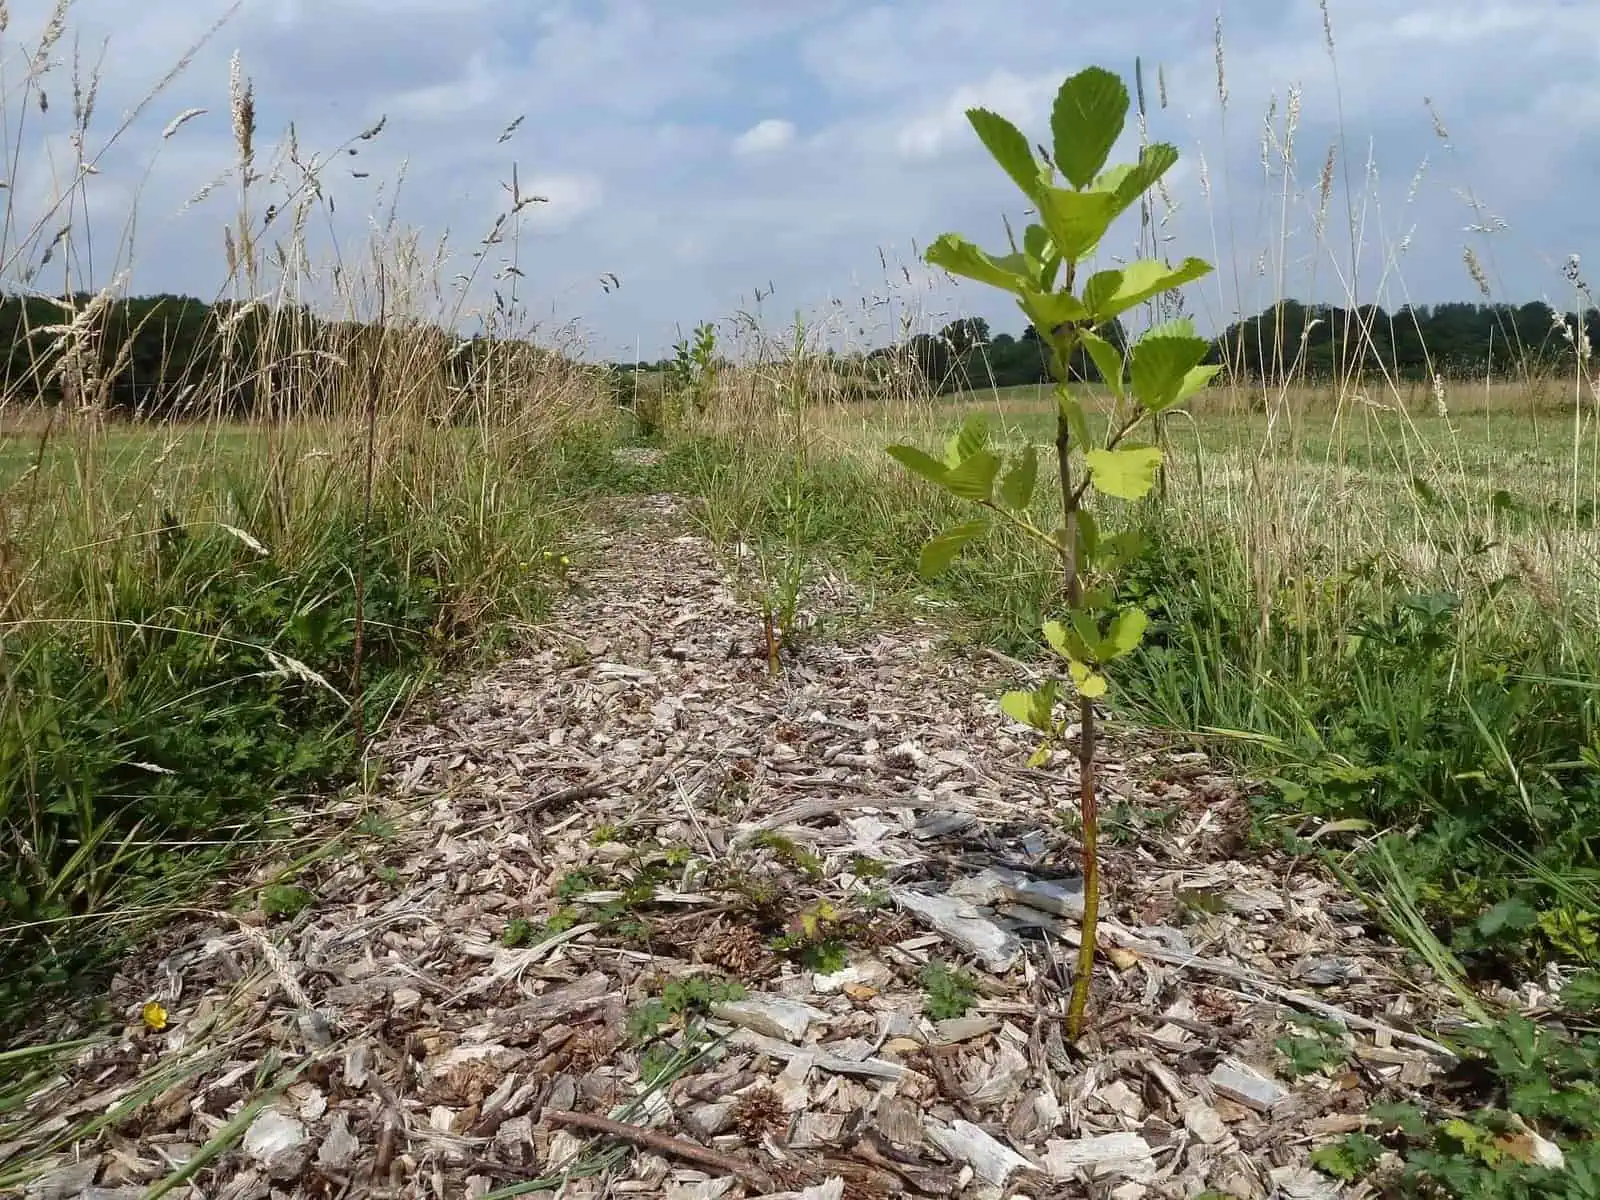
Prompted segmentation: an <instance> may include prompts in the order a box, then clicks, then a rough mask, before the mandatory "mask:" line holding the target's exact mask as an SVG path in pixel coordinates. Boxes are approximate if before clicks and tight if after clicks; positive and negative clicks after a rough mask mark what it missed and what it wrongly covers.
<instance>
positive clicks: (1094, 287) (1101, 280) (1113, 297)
mask: <svg viewBox="0 0 1600 1200" xmlns="http://www.w3.org/2000/svg"><path fill="white" fill-rule="evenodd" d="M1210 270H1211V264H1210V263H1208V262H1206V260H1205V259H1203V258H1186V259H1184V260H1183V262H1181V263H1179V264H1178V265H1177V266H1176V267H1169V266H1168V265H1167V264H1166V263H1164V262H1158V261H1157V260H1156V259H1153V258H1141V259H1139V260H1138V261H1137V262H1131V263H1129V264H1128V265H1127V266H1126V267H1123V268H1121V269H1119V270H1109V271H1097V272H1096V273H1095V274H1093V275H1091V276H1090V277H1089V282H1088V283H1086V284H1085V285H1084V288H1083V304H1084V307H1085V308H1087V309H1088V310H1089V314H1090V317H1091V319H1092V320H1093V321H1094V322H1095V323H1096V324H1099V323H1100V322H1102V321H1109V320H1111V318H1112V317H1115V316H1118V315H1119V314H1121V313H1125V312H1127V311H1128V310H1129V309H1130V308H1134V307H1136V306H1137V305H1140V304H1143V303H1144V302H1145V301H1146V300H1148V299H1150V297H1151V296H1156V295H1159V294H1160V293H1162V292H1169V291H1171V290H1172V289H1173V288H1177V287H1182V286H1183V285H1184V284H1186V283H1189V282H1191V281H1193V280H1196V279H1199V278H1200V277H1201V276H1202V275H1205V274H1208V273H1209V272H1210Z"/></svg>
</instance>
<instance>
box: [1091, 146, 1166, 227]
mask: <svg viewBox="0 0 1600 1200" xmlns="http://www.w3.org/2000/svg"><path fill="white" fill-rule="evenodd" d="M1177 162H1178V151H1177V148H1176V147H1175V146H1173V145H1171V144H1170V143H1168V142H1152V143H1151V144H1150V145H1148V146H1145V147H1144V148H1143V149H1141V150H1140V151H1139V161H1138V162H1136V163H1124V164H1122V165H1119V166H1115V167H1111V168H1109V169H1108V170H1106V171H1103V172H1101V173H1100V175H1099V176H1098V177H1097V178H1096V179H1095V181H1094V183H1093V184H1092V185H1091V187H1090V190H1091V191H1096V192H1107V193H1109V194H1110V195H1111V196H1112V197H1114V198H1115V200H1116V205H1117V211H1118V212H1119V213H1120V212H1124V211H1126V210H1127V209H1129V208H1131V207H1132V206H1133V203H1134V201H1136V200H1138V199H1139V197H1140V196H1142V195H1144V193H1145V192H1146V191H1148V190H1149V189H1150V188H1151V187H1152V186H1154V185H1155V183H1156V182H1157V181H1158V180H1159V179H1160V178H1161V177H1162V176H1163V175H1165V174H1166V173H1167V172H1168V171H1170V170H1171V169H1172V168H1173V167H1174V166H1175V165H1177Z"/></svg>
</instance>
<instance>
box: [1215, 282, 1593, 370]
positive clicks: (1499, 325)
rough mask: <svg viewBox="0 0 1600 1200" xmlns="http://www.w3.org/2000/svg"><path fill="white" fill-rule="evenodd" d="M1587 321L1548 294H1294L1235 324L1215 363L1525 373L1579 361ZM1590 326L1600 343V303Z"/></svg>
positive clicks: (1219, 344) (1220, 342) (1218, 345)
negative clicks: (1562, 309)
mask: <svg viewBox="0 0 1600 1200" xmlns="http://www.w3.org/2000/svg"><path fill="white" fill-rule="evenodd" d="M1579 324H1580V321H1579V317H1578V315H1577V314H1575V313H1569V314H1563V315H1561V316H1560V317H1559V318H1558V317H1557V314H1556V313H1555V311H1554V310H1553V309H1552V308H1551V307H1550V306H1549V305H1548V304H1545V303H1543V302H1542V301H1536V302H1533V303H1530V304H1522V305H1514V304H1471V303H1449V304H1432V305H1429V304H1417V305H1406V306H1404V307H1401V308H1398V309H1396V310H1395V311H1394V312H1392V313H1390V312H1386V311H1385V310H1384V309H1382V308H1379V307H1377V306H1376V305H1367V306H1363V307H1360V308H1354V309H1345V308H1338V307H1335V306H1333V305H1308V304H1302V303H1300V301H1298V300H1285V301H1283V302H1281V303H1279V304H1275V305H1273V306H1271V307H1270V308H1268V309H1266V310H1265V311H1263V312H1261V313H1260V314H1258V315H1256V316H1254V317H1251V318H1249V319H1248V320H1244V321H1237V322H1235V323H1234V324H1232V325H1230V326H1228V328H1227V329H1226V330H1224V331H1223V333H1222V334H1221V336H1219V337H1218V338H1217V339H1216V340H1215V342H1214V343H1213V345H1212V350H1211V356H1210V359H1209V361H1211V362H1213V363H1222V364H1224V365H1225V366H1227V367H1228V368H1229V369H1230V370H1231V371H1232V372H1234V373H1235V374H1238V375H1244V376H1249V377H1252V378H1262V377H1264V378H1269V379H1283V378H1290V377H1295V376H1300V375H1304V376H1306V377H1309V378H1311V379H1315V380H1327V379H1332V378H1336V377H1344V376H1347V375H1351V374H1355V373H1358V372H1375V371H1380V370H1381V371H1387V372H1389V373H1390V374H1392V375H1395V376H1397V377H1399V378H1401V379H1410V380H1419V379H1421V380H1425V379H1431V378H1432V377H1433V376H1434V375H1441V376H1443V377H1445V378H1446V379H1456V378H1462V377H1471V378H1479V379H1481V378H1484V377H1487V376H1494V377H1500V378H1520V377H1523V376H1525V375H1530V374H1533V375H1537V374H1542V373H1546V372H1549V371H1551V370H1559V369H1561V368H1562V367H1563V366H1564V365H1565V366H1570V365H1571V364H1572V363H1573V362H1574V361H1575V360H1574V354H1575V349H1574V343H1575V340H1576V337H1577V333H1578V329H1579ZM1581 324H1582V328H1583V331H1584V334H1585V336H1586V337H1587V339H1588V341H1589V344H1590V345H1596V344H1600V310H1596V309H1593V308H1591V309H1589V310H1587V311H1586V312H1585V313H1583V315H1582V321H1581ZM1563 330H1564V331H1565V332H1563Z"/></svg>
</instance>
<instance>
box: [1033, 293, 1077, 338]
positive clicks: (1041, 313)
mask: <svg viewBox="0 0 1600 1200" xmlns="http://www.w3.org/2000/svg"><path fill="white" fill-rule="evenodd" d="M1022 308H1023V310H1024V311H1025V312H1026V313H1027V314H1028V320H1030V321H1031V322H1033V327H1034V328H1035V329H1037V330H1038V331H1039V333H1040V335H1041V336H1043V337H1045V338H1046V339H1047V340H1048V339H1049V338H1050V337H1052V336H1054V335H1053V331H1054V330H1055V329H1056V327H1057V326H1059V325H1069V324H1076V323H1077V322H1079V321H1086V320H1088V317H1089V310H1088V309H1087V308H1085V307H1084V306H1083V301H1081V300H1079V299H1078V298H1077V297H1076V296H1074V295H1073V294H1072V293H1071V292H1041V291H1037V290H1035V289H1033V288H1028V289H1026V290H1024V292H1023V293H1022Z"/></svg>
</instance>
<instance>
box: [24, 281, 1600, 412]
mask: <svg viewBox="0 0 1600 1200" xmlns="http://www.w3.org/2000/svg"><path fill="white" fill-rule="evenodd" d="M93 306H94V301H93V299H92V298H91V297H89V296H75V297H73V298H72V299H71V301H70V302H69V303H67V304H65V305H62V304H58V303H56V302H54V301H52V300H50V299H48V298H44V297H38V296H27V297H24V296H17V295H4V296H0V347H3V348H4V353H3V356H0V389H3V396H4V398H5V399H6V400H7V402H10V403H17V402H22V403H30V402H31V403H36V402H43V403H46V404H58V403H61V402H62V401H70V402H73V403H85V404H93V405H96V406H103V407H105V408H107V409H110V410H115V411H117V412H119V413H124V414H130V415H132V414H137V415H140V416H144V417H147V418H154V419H169V418H175V417H184V416H197V415H211V414H220V415H226V416H232V417H249V416H259V415H263V414H265V413H266V412H269V411H277V412H281V411H315V410H317V409H331V408H333V407H336V406H338V405H340V404H343V403H347V402H348V401H349V399H350V397H349V396H348V395H344V394H342V393H344V392H348V390H349V389H350V388H351V386H352V374H353V372H352V371H351V370H350V369H341V368H340V364H345V365H346V366H348V364H349V363H351V362H353V361H361V360H362V356H363V355H370V354H372V353H374V352H375V350H374V348H375V347H376V346H377V345H378V342H379V340H380V338H381V337H382V336H383V335H382V333H381V331H376V330H374V329H372V328H370V327H367V326H362V325H358V324H353V323H348V322H334V321H328V320H325V319H323V318H320V317H317V316H316V315H314V314H313V313H312V312H311V311H310V310H309V309H304V308H297V307H293V306H285V305H271V306H269V305H258V304H244V305H241V304H237V303H233V302H221V303H207V302H205V301H202V300H197V299H194V298H192V297H187V296H174V295H158V296H146V297H134V298H128V299H120V300H114V301H111V302H109V303H106V304H104V305H103V306H102V307H100V308H99V309H97V310H96V309H93ZM85 313H90V317H88V318H86V317H85V316H84V315H83V314H85ZM75 322H76V324H75ZM1579 327H1580V320H1579V317H1578V316H1577V315H1576V314H1573V315H1565V316H1562V317H1561V318H1559V319H1558V318H1557V315H1556V314H1555V313H1554V312H1553V311H1552V309H1551V308H1550V307H1549V306H1548V305H1546V304H1544V303H1542V302H1536V303H1530V304H1523V305H1506V304H1472V303H1450V304H1436V305H1409V306H1405V307H1402V308H1399V309H1397V310H1395V311H1394V312H1387V311H1385V310H1384V309H1382V308H1379V307H1376V306H1365V307H1361V308H1354V309H1343V308H1338V307H1334V306H1331V305H1308V304H1302V303H1301V302H1299V301H1296V300H1286V301H1283V302H1281V303H1278V304H1275V305H1273V306H1271V307H1269V308H1267V309H1266V310H1264V311H1263V312H1261V313H1259V314H1257V315H1255V316H1253V317H1250V318H1248V319H1245V320H1241V321H1237V322H1235V323H1233V324H1232V325H1230V326H1228V328H1227V329H1225V330H1224V331H1223V332H1222V334H1221V335H1220V336H1218V337H1217V338H1216V339H1215V341H1214V342H1213V345H1212V349H1211V354H1210V361H1212V362H1216V363H1222V364H1224V365H1225V366H1226V367H1227V368H1228V369H1229V371H1230V372H1232V373H1234V374H1235V375H1238V376H1244V377H1251V378H1258V377H1265V378H1269V379H1283V378H1302V377H1303V378H1307V379H1311V380H1315V381H1322V380H1327V379H1331V378H1334V377H1339V376H1347V375H1350V374H1354V373H1357V372H1368V373H1370V372H1375V371H1379V370H1382V371H1385V372H1388V373H1389V374H1391V375H1393V376H1396V377H1399V378H1403V379H1413V380H1417V379H1422V380H1425V379H1429V378H1431V377H1432V376H1433V375H1434V374H1439V375H1442V376H1444V377H1446V378H1459V377H1464V376H1470V377H1474V378H1483V377H1486V376H1491V377H1506V378H1516V377H1520V376H1523V375H1526V374H1530V373H1543V372H1548V371H1551V370H1559V369H1560V368H1561V367H1562V366H1563V365H1564V364H1567V363H1570V362H1571V361H1572V356H1573V354H1574V349H1573V341H1574V338H1575V337H1576V336H1577V331H1578V330H1579ZM1581 327H1582V331H1583V335H1584V336H1585V337H1586V338H1587V339H1588V341H1589V343H1590V344H1596V343H1600V311H1596V310H1595V309H1590V310H1588V311H1587V312H1585V313H1583V314H1582V318H1581ZM392 333H393V330H391V331H390V334H391V335H392ZM405 336H406V337H407V338H408V339H409V345H410V346H411V347H412V348H413V349H415V348H416V347H417V345H418V344H419V343H418V342H417V340H416V339H419V338H420V339H424V340H431V341H432V342H433V343H436V344H434V345H430V346H429V347H428V352H427V353H425V354H422V355H419V356H416V361H417V362H418V363H419V364H420V363H423V362H431V363H433V364H435V366H436V368H437V373H438V379H437V380H432V381H429V383H430V386H436V390H437V391H438V392H439V393H440V394H441V395H442V396H444V397H446V400H445V401H442V403H445V404H446V407H447V408H448V407H450V406H451V405H452V404H453V403H454V401H451V400H449V398H450V397H455V398H457V399H459V398H460V397H461V396H463V395H470V394H472V393H474V392H483V391H485V390H486V389H488V390H493V389H492V387H491V385H490V383H489V380H490V378H491V369H490V359H491V357H492V356H493V355H494V354H497V353H502V352H503V351H504V350H505V349H506V344H505V343H501V342H496V341H494V340H492V339H488V338H481V337H479V338H462V337H460V336H458V335H456V334H455V333H451V332H447V331H445V330H442V329H433V328H431V327H422V326H420V325H419V326H417V327H415V328H411V329H407V330H406V331H405ZM1107 336H1108V337H1109V338H1110V339H1111V340H1112V341H1113V342H1117V343H1124V344H1125V342H1126V334H1125V331H1124V330H1123V328H1122V326H1121V324H1120V323H1118V324H1116V325H1114V326H1113V327H1112V328H1111V329H1110V330H1109V331H1108V332H1107ZM383 345H384V346H385V347H388V346H390V345H392V343H389V342H384V343H383ZM516 348H517V349H518V350H519V351H521V352H525V353H529V354H538V355H547V354H549V353H551V352H547V351H538V350H535V349H534V348H533V347H531V346H526V345H523V344H521V343H518V344H517V347H516ZM686 353H687V352H686V351H685V350H684V348H683V347H679V348H678V352H677V354H676V356H675V357H674V358H665V359H662V360H659V361H657V362H653V363H648V362H638V363H626V364H612V365H611V368H610V371H609V375H610V377H611V381H612V384H613V386H614V387H615V388H616V390H617V393H618V396H619V399H620V398H624V397H625V396H626V395H631V394H634V392H635V391H636V389H637V382H636V381H637V379H638V378H639V377H640V376H641V375H646V374H650V373H662V372H671V371H674V370H680V371H681V370H682V368H683V360H684V357H685V354H686ZM380 357H381V355H380ZM830 358H831V359H832V360H833V361H832V365H831V369H832V371H833V373H834V374H835V375H836V376H837V377H838V378H839V379H841V380H844V379H850V378H852V377H855V378H857V379H859V380H865V381H866V383H865V384H864V385H862V386H863V387H864V389H865V390H864V391H863V390H862V388H861V387H858V386H856V385H855V384H852V385H851V386H850V387H849V388H847V389H845V390H843V391H836V392H835V395H836V396H837V397H839V398H850V397H852V396H855V395H857V394H858V392H859V393H860V394H861V395H872V394H874V391H875V390H876V389H877V388H878V387H879V386H880V385H881V384H882V383H883V381H886V380H891V379H899V380H904V379H906V378H908V377H909V378H911V379H912V380H914V382H915V383H916V384H917V386H919V387H920V388H924V389H928V390H932V391H934V392H943V393H949V392H959V391H967V390H971V389H987V388H1005V387H1014V386H1018V385H1027V384H1041V383H1047V382H1048V381H1049V379H1050V372H1049V369H1048V364H1047V363H1046V351H1045V348H1044V345H1043V343H1042V342H1041V340H1040V338H1039V335H1038V333H1037V331H1035V330H1034V329H1033V328H1032V327H1027V328H1024V329H1023V330H1022V332H1021V334H1020V335H1015V336H1014V335H1012V334H1010V333H1004V332H1002V333H995V332H993V331H992V330H991V329H990V326H989V323H988V322H987V321H985V320H983V319H982V318H979V317H967V318H962V319H960V320H955V321H951V322H949V323H948V324H946V325H945V326H944V327H943V328H941V329H939V330H938V331H937V332H932V333H920V334H917V335H916V336H914V337H912V338H910V339H909V340H907V341H906V342H904V343H902V344H899V345H895V346H886V347H882V348H879V349H875V350H871V351H869V352H866V353H864V354H853V355H832V356H830ZM569 365H570V364H569ZM1072 368H1073V370H1074V372H1075V373H1076V374H1077V375H1079V377H1081V378H1083V379H1085V380H1090V381H1093V380H1096V379H1098V374H1097V372H1096V370H1095V367H1094V364H1093V363H1092V362H1091V361H1090V360H1089V359H1088V358H1087V356H1086V355H1082V354H1080V355H1079V358H1078V360H1077V361H1075V362H1074V363H1073V364H1072Z"/></svg>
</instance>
